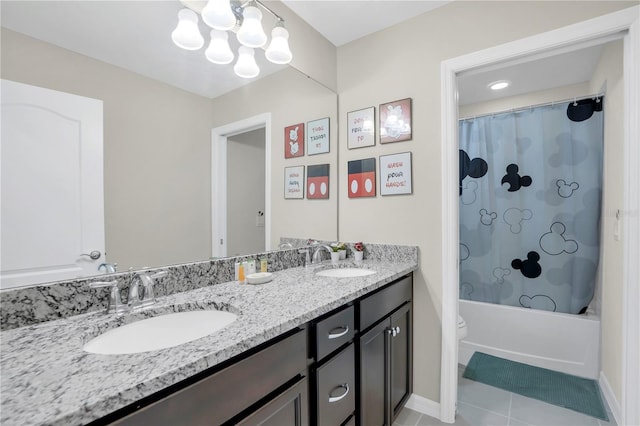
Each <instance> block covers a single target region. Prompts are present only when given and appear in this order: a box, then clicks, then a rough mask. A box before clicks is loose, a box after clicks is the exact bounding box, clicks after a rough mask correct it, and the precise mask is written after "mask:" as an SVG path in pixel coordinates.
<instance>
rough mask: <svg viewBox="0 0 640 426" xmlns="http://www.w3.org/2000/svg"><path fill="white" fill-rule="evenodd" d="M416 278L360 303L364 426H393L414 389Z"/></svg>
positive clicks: (360, 357) (359, 416)
mask: <svg viewBox="0 0 640 426" xmlns="http://www.w3.org/2000/svg"><path fill="white" fill-rule="evenodd" d="M411 294H412V278H411V276H408V277H405V278H403V279H402V280H400V281H398V282H397V283H396V284H393V285H391V286H389V287H385V288H384V289H382V290H381V291H379V292H377V293H375V294H373V295H371V296H369V297H367V298H365V299H363V300H362V301H361V302H360V324H361V333H360V337H359V338H358V347H359V351H358V353H359V359H358V371H359V389H358V390H359V410H358V413H359V415H358V424H360V425H362V426H365V425H366V426H382V425H386V426H391V425H392V424H393V420H394V419H395V418H396V416H397V415H398V413H399V412H400V410H401V409H402V407H403V406H404V403H405V402H406V401H407V399H408V398H409V396H410V395H411V392H412V332H413V330H412V328H413V327H412V310H411V305H412V304H411V301H412V296H411Z"/></svg>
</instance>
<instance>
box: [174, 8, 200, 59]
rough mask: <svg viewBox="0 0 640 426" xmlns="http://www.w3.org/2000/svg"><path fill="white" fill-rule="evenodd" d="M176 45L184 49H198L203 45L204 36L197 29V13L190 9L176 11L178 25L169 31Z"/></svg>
mask: <svg viewBox="0 0 640 426" xmlns="http://www.w3.org/2000/svg"><path fill="white" fill-rule="evenodd" d="M171 40H173V42H174V43H175V44H176V46H178V47H181V48H183V49H186V50H198V49H200V48H201V47H202V46H204V38H202V35H201V34H200V30H198V15H196V13H195V12H194V11H193V10H191V9H182V10H180V11H179V12H178V26H177V27H176V29H175V30H173V32H172V33H171Z"/></svg>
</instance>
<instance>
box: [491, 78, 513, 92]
mask: <svg viewBox="0 0 640 426" xmlns="http://www.w3.org/2000/svg"><path fill="white" fill-rule="evenodd" d="M510 84H511V82H510V81H509V80H498V81H494V82H493V83H489V84H488V86H489V89H491V90H502V89H506V88H507V87H509V85H510Z"/></svg>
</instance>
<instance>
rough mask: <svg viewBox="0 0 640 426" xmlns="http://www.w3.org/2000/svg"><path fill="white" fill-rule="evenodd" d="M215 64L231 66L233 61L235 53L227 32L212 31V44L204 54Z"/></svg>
mask: <svg viewBox="0 0 640 426" xmlns="http://www.w3.org/2000/svg"><path fill="white" fill-rule="evenodd" d="M204 55H205V56H206V57H207V59H208V60H209V61H211V62H213V63H214V64H221V65H224V64H229V63H231V61H233V52H232V51H231V48H230V47H229V35H228V33H227V32H226V31H218V30H211V42H210V43H209V47H207V50H206V51H205V52H204Z"/></svg>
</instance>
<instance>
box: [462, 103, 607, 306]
mask: <svg viewBox="0 0 640 426" xmlns="http://www.w3.org/2000/svg"><path fill="white" fill-rule="evenodd" d="M602 105H603V98H602V97H600V98H596V99H584V100H580V101H577V102H576V101H570V102H566V103H560V104H554V105H546V106H541V107H532V108H530V109H526V110H520V111H517V112H510V113H501V114H495V115H488V116H484V117H479V118H474V119H464V120H460V122H459V140H460V194H459V195H460V298H461V299H468V300H475V301H480V302H489V303H498V304H503V305H512V306H521V307H525V308H532V309H543V310H547V311H556V312H564V313H572V314H579V313H584V312H585V311H586V309H587V307H588V305H589V303H590V301H591V299H592V298H593V295H594V288H595V282H596V270H597V267H598V259H599V254H600V253H599V251H600V247H599V246H600V241H599V240H600V231H599V222H600V203H601V193H602V162H603V160H602V156H603V138H604V136H603V121H604V120H603V114H604V112H603V109H602Z"/></svg>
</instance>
